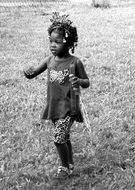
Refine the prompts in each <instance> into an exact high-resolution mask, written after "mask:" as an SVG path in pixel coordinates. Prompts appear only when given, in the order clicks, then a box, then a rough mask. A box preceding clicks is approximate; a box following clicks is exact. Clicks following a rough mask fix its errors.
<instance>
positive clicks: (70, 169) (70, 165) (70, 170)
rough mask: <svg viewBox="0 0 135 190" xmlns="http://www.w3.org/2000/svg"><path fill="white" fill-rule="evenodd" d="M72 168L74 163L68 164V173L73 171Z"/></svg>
mask: <svg viewBox="0 0 135 190" xmlns="http://www.w3.org/2000/svg"><path fill="white" fill-rule="evenodd" d="M73 170H74V165H73V164H69V172H70V174H72V173H73Z"/></svg>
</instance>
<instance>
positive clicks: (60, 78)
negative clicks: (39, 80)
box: [42, 56, 83, 122]
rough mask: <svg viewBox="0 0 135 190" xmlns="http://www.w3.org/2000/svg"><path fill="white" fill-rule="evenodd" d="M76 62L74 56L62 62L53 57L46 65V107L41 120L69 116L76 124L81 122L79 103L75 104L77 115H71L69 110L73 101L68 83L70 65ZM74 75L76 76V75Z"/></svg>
mask: <svg viewBox="0 0 135 190" xmlns="http://www.w3.org/2000/svg"><path fill="white" fill-rule="evenodd" d="M77 60H78V58H77V57H75V56H70V57H68V58H65V59H62V60H55V57H54V56H51V57H50V59H49V61H48V63H47V69H48V82H47V106H46V108H45V110H44V112H43V115H42V119H46V120H57V119H64V118H66V117H67V116H70V117H72V118H73V119H74V120H76V121H77V122H83V116H82V113H81V110H80V105H79V101H78V102H77V106H78V111H77V113H72V109H71V108H72V102H73V101H72V97H71V83H70V81H69V75H70V64H75V65H76V62H77ZM78 69H79V68H78ZM75 75H76V76H77V73H75ZM77 77H78V76H77Z"/></svg>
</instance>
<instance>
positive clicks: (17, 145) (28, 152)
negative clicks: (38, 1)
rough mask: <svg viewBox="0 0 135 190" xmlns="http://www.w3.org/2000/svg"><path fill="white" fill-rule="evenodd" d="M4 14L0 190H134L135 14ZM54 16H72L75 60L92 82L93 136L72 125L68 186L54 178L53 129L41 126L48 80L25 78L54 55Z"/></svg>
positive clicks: (86, 94) (79, 10)
mask: <svg viewBox="0 0 135 190" xmlns="http://www.w3.org/2000/svg"><path fill="white" fill-rule="evenodd" d="M7 10H8V11H6V12H4V11H3V10H2V11H1V14H0V17H1V20H0V190H24V189H25V190H53V189H55V190H134V189H135V82H134V80H135V22H134V21H135V6H128V7H125V6H124V7H114V8H113V7H112V8H111V9H94V8H91V7H90V6H89V5H83V6H82V5H79V4H78V5H76V6H75V5H71V4H69V5H66V6H64V4H63V6H60V7H59V6H58V5H53V6H52V5H50V6H49V4H48V5H47V6H46V7H44V8H43V7H42V8H41V7H38V8H37V9H34V10H33V9H32V8H27V10H26V8H25V9H24V8H23V7H18V8H17V7H16V8H15V7H14V8H8V9H7ZM52 10H59V11H61V12H62V13H65V12H66V13H68V14H70V18H71V19H72V20H73V21H74V24H75V25H76V26H77V28H78V35H79V43H78V47H77V49H76V52H75V55H76V56H79V57H80V59H81V60H82V61H83V63H84V65H85V67H86V70H87V73H88V76H89V78H90V82H91V86H90V88H89V89H88V90H82V97H83V101H84V103H85V105H86V108H87V111H88V114H89V118H90V123H91V126H90V127H91V129H92V134H89V131H88V129H87V128H86V127H85V126H84V125H80V124H79V125H77V124H74V126H73V128H72V135H71V138H72V142H73V147H74V161H75V171H74V174H73V175H72V177H71V178H70V179H68V180H65V181H55V180H53V178H52V177H53V174H54V172H55V171H56V169H57V166H58V165H59V160H58V159H57V153H56V151H55V147H54V145H53V142H52V141H51V124H50V123H49V122H45V121H41V120H40V115H41V112H42V110H43V109H44V108H45V105H46V79H47V78H46V77H47V76H46V72H45V73H43V74H41V75H40V76H38V77H36V78H35V79H32V80H27V79H26V78H25V77H24V75H23V69H24V68H27V67H29V66H30V65H33V66H37V65H38V64H40V62H42V61H43V60H44V57H45V56H48V55H49V54H50V52H49V48H48V36H47V28H48V26H49V24H50V23H49V18H50V16H51V15H50V14H51V12H52ZM91 140H92V144H91Z"/></svg>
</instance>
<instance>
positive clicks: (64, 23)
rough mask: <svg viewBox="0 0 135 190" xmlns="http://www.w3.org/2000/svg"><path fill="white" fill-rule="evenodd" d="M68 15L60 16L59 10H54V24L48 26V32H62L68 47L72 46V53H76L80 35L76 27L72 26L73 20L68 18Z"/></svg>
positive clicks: (52, 20)
mask: <svg viewBox="0 0 135 190" xmlns="http://www.w3.org/2000/svg"><path fill="white" fill-rule="evenodd" d="M68 16H69V15H62V16H60V14H59V13H58V12H54V13H53V16H52V19H50V21H51V22H52V24H51V25H50V27H49V28H48V34H49V36H51V33H52V32H53V31H54V30H55V31H57V32H58V33H60V34H62V35H63V43H66V44H67V45H68V47H70V48H71V51H72V53H74V49H75V47H76V46H77V42H78V35H77V29H76V27H73V26H72V22H71V21H70V20H69V19H68V18H67V17H68Z"/></svg>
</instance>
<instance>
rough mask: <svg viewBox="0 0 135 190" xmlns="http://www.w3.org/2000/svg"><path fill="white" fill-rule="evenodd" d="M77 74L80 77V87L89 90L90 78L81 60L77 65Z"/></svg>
mask: <svg viewBox="0 0 135 190" xmlns="http://www.w3.org/2000/svg"><path fill="white" fill-rule="evenodd" d="M75 72H76V76H77V77H78V80H79V85H80V86H81V87H82V88H88V87H89V86H90V82H89V78H88V76H87V73H86V71H85V69H84V66H83V63H82V62H81V60H79V59H78V60H77V63H76V69H75Z"/></svg>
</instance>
